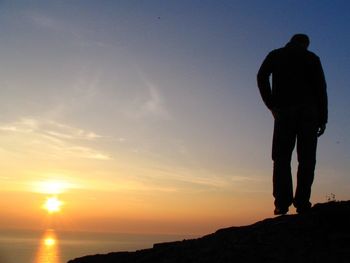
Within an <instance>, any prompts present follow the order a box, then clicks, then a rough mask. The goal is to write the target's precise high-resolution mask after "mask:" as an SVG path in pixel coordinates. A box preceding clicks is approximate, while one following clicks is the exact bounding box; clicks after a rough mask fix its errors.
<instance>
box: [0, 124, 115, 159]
mask: <svg viewBox="0 0 350 263" xmlns="http://www.w3.org/2000/svg"><path fill="white" fill-rule="evenodd" d="M0 132H2V134H1V133H0V138H1V137H5V136H6V135H10V134H13V133H15V134H16V142H17V143H21V142H23V143H25V144H26V145H27V147H29V149H28V148H27V151H33V152H34V153H35V152H36V153H42V154H44V155H46V154H49V153H51V154H52V155H53V156H55V157H61V158H87V159H95V160H110V159H111V157H110V156H109V155H107V154H103V153H101V152H99V151H97V150H95V149H93V148H91V147H87V146H85V145H84V144H83V142H91V141H95V140H98V139H100V138H102V137H103V136H101V135H98V134H96V133H94V132H92V131H85V130H83V129H79V128H75V127H71V126H68V125H65V124H62V123H58V122H55V121H51V120H42V119H35V118H22V119H20V120H19V121H15V122H12V123H8V124H6V123H5V124H2V125H0ZM45 150H46V151H47V152H44V151H45Z"/></svg>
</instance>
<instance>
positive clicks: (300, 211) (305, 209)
mask: <svg viewBox="0 0 350 263" xmlns="http://www.w3.org/2000/svg"><path fill="white" fill-rule="evenodd" d="M310 210H311V206H300V207H297V213H298V214H305V213H307V212H309V211H310Z"/></svg>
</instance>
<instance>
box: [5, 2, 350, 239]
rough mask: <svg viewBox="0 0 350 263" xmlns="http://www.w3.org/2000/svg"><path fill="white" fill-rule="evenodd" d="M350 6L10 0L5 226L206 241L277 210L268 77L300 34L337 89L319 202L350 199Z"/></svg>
mask: <svg viewBox="0 0 350 263" xmlns="http://www.w3.org/2000/svg"><path fill="white" fill-rule="evenodd" d="M349 10H350V3H349V2H348V1H323V0H322V1H319V0H318V1H313V0H310V1H288V0H287V1H271V0H268V1H226V0H220V1H214V0H210V1H209V0H201V1H200V0H186V1H184V0H178V1H172V0H171V1H160V0H159V1H158V0H149V1H136V0H135V1H134V0H133V1H130V0H124V1H123V0H115V1H107V0H103V1H91V0H75V1H68V0H63V1H55V0H53V1H16V0H11V1H7V0H2V1H0V32H1V35H0V215H1V218H2V220H1V221H0V228H45V227H46V226H47V225H48V224H54V225H55V227H56V228H62V229H68V230H90V231H107V232H135V233H182V234H206V233H209V232H211V231H215V230H216V229H218V228H222V227H227V226H234V225H236V226H237V225H245V224H250V223H253V222H255V221H257V220H262V219H263V218H266V217H271V216H272V211H273V197H272V178H271V172H272V161H271V157H270V156H271V140H272V131H273V118H272V115H271V113H270V112H269V111H268V110H267V109H266V108H265V106H264V104H263V103H262V101H261V98H260V95H259V92H258V89H257V86H256V73H257V70H258V69H259V66H260V64H261V62H262V60H263V59H264V58H265V56H266V55H267V53H268V52H269V51H271V50H272V49H275V48H279V47H281V46H284V45H285V44H286V43H287V42H288V40H289V39H290V37H291V36H292V35H293V34H295V33H306V34H308V35H309V36H310V39H311V44H310V47H309V49H310V50H311V51H313V52H315V53H316V54H317V55H318V56H319V57H320V58H321V61H322V65H323V68H324V71H325V75H326V80H327V84H328V96H329V123H328V125H327V130H326V133H325V134H324V135H323V136H322V137H321V138H320V140H319V145H318V162H317V169H316V178H315V182H314V185H313V193H312V199H311V201H312V202H313V203H317V202H325V201H327V200H328V199H336V200H348V199H350V177H349V172H348V171H349V170H350V162H349V160H350V148H349V147H347V146H348V145H349V138H348V136H347V135H348V134H350V126H349V119H350V106H349V102H348V101H349V97H350V91H349V88H348V83H350V75H349V74H348V72H349V70H350V52H349V47H350V35H349V34H348V29H349V28H350V20H349V18H348V13H349ZM295 169H296V161H295V156H294V159H293V171H294V172H295ZM50 197H56V198H57V200H59V202H60V204H61V205H60V211H58V212H56V213H49V212H50V211H46V210H47V209H46V210H45V209H44V208H43V207H44V205H43V204H44V203H45V200H47V199H48V198H50Z"/></svg>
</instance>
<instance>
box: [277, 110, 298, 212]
mask: <svg viewBox="0 0 350 263" xmlns="http://www.w3.org/2000/svg"><path fill="white" fill-rule="evenodd" d="M294 124H295V122H294V120H293V118H291V116H279V118H276V119H275V126H274V133H273V142H272V159H273V161H274V163H273V196H274V197H275V207H276V210H275V213H276V214H284V213H286V212H288V207H289V206H290V205H291V204H292V202H293V182H292V173H291V166H290V162H291V158H292V152H293V149H294V146H295V140H296V132H295V125H294ZM278 210H280V211H281V212H280V213H278Z"/></svg>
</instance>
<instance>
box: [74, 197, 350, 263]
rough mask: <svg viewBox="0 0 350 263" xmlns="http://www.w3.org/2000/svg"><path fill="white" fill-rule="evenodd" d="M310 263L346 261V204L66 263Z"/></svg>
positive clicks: (349, 229)
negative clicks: (198, 236) (136, 249)
mask: <svg viewBox="0 0 350 263" xmlns="http://www.w3.org/2000/svg"><path fill="white" fill-rule="evenodd" d="M97 262H98V263H112V262H113V263H175V262H176V263H182V262H193V263H194V262H195V263H216V262H217V263H221V262H234V263H250V262H261V263H264V262H266V263H277V262H281V263H282V262H283V263H289V262H290V263H296V262H298V263H306V262H307V263H313V262H315V263H316V262H317V263H319V262H329V263H331V262H336V263H345V262H347V263H348V262H350V201H341V202H328V203H324V204H317V205H315V206H314V207H313V208H312V209H311V210H310V211H309V212H307V213H305V214H300V215H285V216H279V217H275V218H270V219H265V220H263V221H260V222H257V223H255V224H253V225H249V226H242V227H230V228H225V229H220V230H218V231H216V232H215V233H213V234H210V235H207V236H204V237H202V238H198V239H193V240H183V241H176V242H169V243H161V244H155V245H154V246H153V248H150V249H143V250H138V251H135V252H114V253H109V254H106V255H93V256H85V257H81V258H77V259H74V260H71V261H69V263H97Z"/></svg>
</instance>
